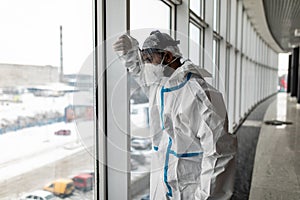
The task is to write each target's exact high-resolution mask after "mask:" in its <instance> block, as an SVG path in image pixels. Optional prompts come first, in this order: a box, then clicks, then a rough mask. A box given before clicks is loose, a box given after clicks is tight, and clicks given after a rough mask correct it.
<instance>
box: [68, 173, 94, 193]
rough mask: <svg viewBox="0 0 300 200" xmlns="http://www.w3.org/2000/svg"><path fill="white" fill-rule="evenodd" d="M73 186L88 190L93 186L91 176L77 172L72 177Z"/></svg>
mask: <svg viewBox="0 0 300 200" xmlns="http://www.w3.org/2000/svg"><path fill="white" fill-rule="evenodd" d="M72 179H73V181H74V185H75V188H77V189H79V190H83V191H88V190H91V189H92V188H93V176H92V175H90V174H79V175H77V176H74V177H73V178H72Z"/></svg>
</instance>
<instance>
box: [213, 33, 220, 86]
mask: <svg viewBox="0 0 300 200" xmlns="http://www.w3.org/2000/svg"><path fill="white" fill-rule="evenodd" d="M218 58H219V41H218V40H217V39H215V38H214V39H213V63H214V67H213V77H214V78H213V80H214V87H216V88H217V89H218V88H219V83H218V80H219V60H218Z"/></svg>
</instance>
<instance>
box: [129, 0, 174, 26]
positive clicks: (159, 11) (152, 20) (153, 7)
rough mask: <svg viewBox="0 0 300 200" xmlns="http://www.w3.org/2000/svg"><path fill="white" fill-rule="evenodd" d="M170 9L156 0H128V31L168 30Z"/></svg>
mask: <svg viewBox="0 0 300 200" xmlns="http://www.w3.org/2000/svg"><path fill="white" fill-rule="evenodd" d="M170 21H171V18H170V7H169V6H168V5H166V4H165V3H163V2H162V1H158V0H143V1H141V0H130V29H131V30H134V29H142V28H162V29H170Z"/></svg>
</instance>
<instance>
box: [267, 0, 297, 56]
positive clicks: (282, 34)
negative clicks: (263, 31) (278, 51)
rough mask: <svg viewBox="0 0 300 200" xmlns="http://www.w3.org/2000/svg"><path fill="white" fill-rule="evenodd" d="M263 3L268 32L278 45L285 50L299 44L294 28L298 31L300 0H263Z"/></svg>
mask: <svg viewBox="0 0 300 200" xmlns="http://www.w3.org/2000/svg"><path fill="white" fill-rule="evenodd" d="M263 5H264V10H265V16H266V20H267V23H268V25H269V29H270V32H271V33H272V35H273V37H274V39H275V40H276V41H277V43H278V44H279V46H280V47H281V48H282V49H283V50H285V51H290V50H291V49H292V48H294V47H296V46H299V44H300V37H296V36H295V29H299V32H300V0H263Z"/></svg>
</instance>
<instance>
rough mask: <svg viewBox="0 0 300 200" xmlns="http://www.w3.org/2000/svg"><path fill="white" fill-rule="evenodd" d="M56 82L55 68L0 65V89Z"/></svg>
mask: <svg viewBox="0 0 300 200" xmlns="http://www.w3.org/2000/svg"><path fill="white" fill-rule="evenodd" d="M58 80H59V76H58V68H57V67H52V66H34V65H16V64H0V88H1V87H13V86H29V85H44V84H47V83H52V82H58Z"/></svg>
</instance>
